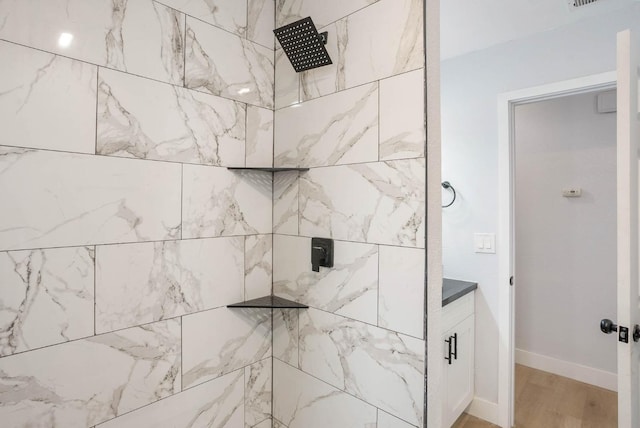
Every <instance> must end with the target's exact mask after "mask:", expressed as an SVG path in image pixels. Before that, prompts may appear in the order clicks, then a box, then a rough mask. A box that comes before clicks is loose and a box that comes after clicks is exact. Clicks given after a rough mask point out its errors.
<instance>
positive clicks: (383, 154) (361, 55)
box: [273, 0, 426, 428]
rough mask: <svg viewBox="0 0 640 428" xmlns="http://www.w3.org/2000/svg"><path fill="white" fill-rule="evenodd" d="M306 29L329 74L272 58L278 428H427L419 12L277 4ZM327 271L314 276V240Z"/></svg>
mask: <svg viewBox="0 0 640 428" xmlns="http://www.w3.org/2000/svg"><path fill="white" fill-rule="evenodd" d="M306 16H311V17H312V18H313V20H314V22H315V24H316V26H317V27H318V28H319V29H320V31H328V33H329V41H328V45H327V49H328V51H329V54H330V56H331V58H332V59H333V62H334V64H333V65H331V66H327V67H322V68H318V69H315V70H312V71H308V72H304V73H301V74H296V73H295V72H294V71H293V69H292V67H291V65H290V64H289V62H288V60H287V58H286V56H284V55H283V53H282V52H281V50H280V49H276V93H275V106H276V113H275V140H274V141H275V144H274V159H275V166H277V167H281V166H296V167H309V168H310V171H308V172H302V173H291V172H282V173H277V174H276V177H275V180H274V230H273V231H274V238H273V244H274V245H273V252H274V261H273V280H274V292H275V293H276V294H277V295H280V296H282V297H288V298H291V299H294V300H297V301H300V302H303V303H306V304H308V305H309V306H310V308H309V309H308V310H282V311H277V312H276V314H275V316H274V333H273V334H274V338H273V355H274V368H273V376H274V393H273V400H274V402H273V405H274V410H273V416H274V421H275V422H274V427H277V428H283V427H285V428H326V427H364V428H369V427H371V428H373V427H378V428H409V427H412V426H415V427H422V426H423V412H424V404H423V403H424V375H425V373H424V366H425V360H424V356H425V337H424V297H425V296H424V289H425V282H424V281H425V279H424V273H425V266H424V260H425V250H424V244H425V184H426V183H425V176H426V171H425V168H426V165H425V162H426V160H425V113H424V102H425V100H424V66H425V64H424V46H423V17H424V11H423V1H422V0H379V1H375V0H350V1H344V0H331V1H322V2H319V1H317V0H277V1H276V25H277V26H280V25H283V24H287V23H289V22H292V21H295V20H297V19H299V18H302V17H306ZM313 236H320V237H331V238H333V239H334V240H335V267H334V268H332V269H326V268H321V271H320V272H319V273H315V272H312V271H311V269H310V246H311V242H310V241H311V237H313Z"/></svg>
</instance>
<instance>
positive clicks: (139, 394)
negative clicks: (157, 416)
mask: <svg viewBox="0 0 640 428" xmlns="http://www.w3.org/2000/svg"><path fill="white" fill-rule="evenodd" d="M0 382H1V383H2V385H3V388H2V391H1V392H0V419H1V420H2V423H3V425H5V426H11V427H18V426H21V427H22V426H42V427H44V426H46V427H52V428H66V427H88V426H93V425H95V424H98V423H100V422H104V421H106V420H108V419H111V418H113V417H116V416H118V415H121V414H124V413H126V412H129V411H131V410H134V409H137V408H140V407H142V406H145V405H147V404H149V403H152V402H154V401H157V400H159V399H161V398H164V397H167V396H169V395H172V394H174V393H176V392H178V391H179V390H180V321H179V320H169V321H164V322H160V323H156V324H152V325H148V326H145V327H136V328H132V329H128V330H122V331H119V332H117V333H109V334H105V335H101V336H94V337H91V338H88V339H82V340H79V341H74V342H69V343H64V344H61V345H56V346H52V347H48V348H44V349H39V350H36V351H32V352H28V353H24V354H19V355H13V356H10V357H5V358H2V359H0Z"/></svg>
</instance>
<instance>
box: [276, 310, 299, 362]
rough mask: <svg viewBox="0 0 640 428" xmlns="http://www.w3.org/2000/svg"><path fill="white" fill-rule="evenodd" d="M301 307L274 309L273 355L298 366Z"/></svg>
mask: <svg viewBox="0 0 640 428" xmlns="http://www.w3.org/2000/svg"><path fill="white" fill-rule="evenodd" d="M299 312H300V310H299V309H275V310H274V311H273V357H274V358H278V359H279V360H280V361H284V362H285V363H287V364H289V365H290V366H293V367H298V341H299V340H298V313H299Z"/></svg>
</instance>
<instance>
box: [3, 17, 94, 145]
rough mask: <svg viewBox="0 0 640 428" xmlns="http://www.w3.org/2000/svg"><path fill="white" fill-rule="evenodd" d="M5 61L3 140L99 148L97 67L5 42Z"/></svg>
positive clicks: (4, 141) (17, 143) (8, 143)
mask: <svg viewBox="0 0 640 428" xmlns="http://www.w3.org/2000/svg"><path fill="white" fill-rule="evenodd" d="M1 9H2V6H1V5H0V10H1ZM0 62H1V63H2V64H3V66H2V68H0V128H2V133H1V134H0V145H6V146H19V147H33V148H41V149H50V150H60V151H69V152H79V153H95V132H96V75H97V67H96V66H94V65H90V64H86V63H82V62H79V61H74V60H71V59H68V58H64V57H60V56H56V55H51V54H48V53H45V52H41V51H38V50H35V49H28V48H25V47H23V46H18V45H14V44H12V43H6V42H0ZM70 123H73V126H69V124H70Z"/></svg>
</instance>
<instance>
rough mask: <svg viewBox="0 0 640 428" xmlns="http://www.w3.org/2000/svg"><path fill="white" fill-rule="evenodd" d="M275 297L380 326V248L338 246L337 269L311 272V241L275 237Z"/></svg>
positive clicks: (295, 237)
mask: <svg viewBox="0 0 640 428" xmlns="http://www.w3.org/2000/svg"><path fill="white" fill-rule="evenodd" d="M273 291H274V294H276V295H277V296H280V297H284V298H287V299H290V300H293V301H296V302H300V303H304V304H306V305H309V306H312V307H314V308H317V309H322V310H324V311H328V312H332V313H336V314H340V315H343V316H346V317H349V318H353V319H357V320H360V321H363V322H367V323H370V324H374V325H375V324H376V323H377V312H378V247H377V246H376V245H370V244H357V243H352V242H341V241H335V242H334V266H333V268H331V269H327V268H320V272H313V271H312V270H311V238H305V237H297V236H283V235H275V236H274V258H273Z"/></svg>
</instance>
